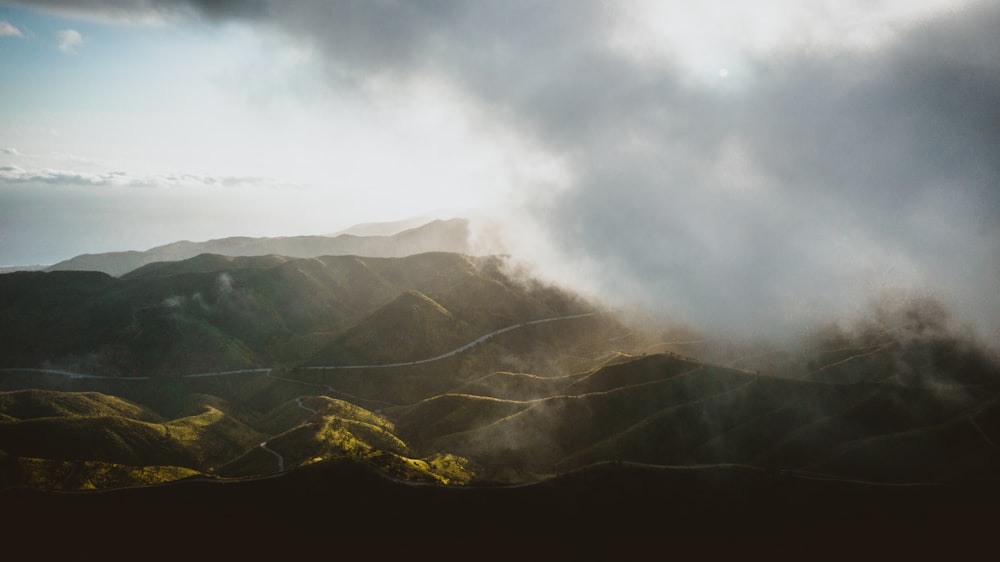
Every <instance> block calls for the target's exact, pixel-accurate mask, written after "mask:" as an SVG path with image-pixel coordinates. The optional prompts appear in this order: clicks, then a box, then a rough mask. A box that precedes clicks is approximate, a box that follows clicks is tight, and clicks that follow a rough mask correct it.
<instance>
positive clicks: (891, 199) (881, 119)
mask: <svg viewBox="0 0 1000 562" xmlns="http://www.w3.org/2000/svg"><path fill="white" fill-rule="evenodd" d="M44 4H48V5H50V6H53V7H56V8H62V9H70V3H68V2H59V1H51V2H45V3H44ZM810 5H812V4H810ZM816 6H818V4H817V5H816ZM72 9H74V10H90V13H93V14H98V15H101V16H104V17H110V16H112V15H113V14H125V16H126V17H127V18H132V19H135V18H139V17H140V16H142V15H143V14H147V15H148V14H159V15H164V14H166V15H170V16H174V15H177V14H182V15H184V14H187V15H190V14H202V15H204V16H205V17H207V18H209V19H212V20H224V19H229V18H236V19H240V20H241V21H245V22H253V25H257V26H259V27H260V28H261V29H265V28H266V29H267V30H268V31H269V32H272V33H277V34H280V35H283V36H284V37H286V38H287V40H288V41H294V42H299V43H304V44H307V45H308V46H309V47H311V48H313V49H315V50H316V51H317V52H318V53H321V55H322V56H323V57H324V61H325V68H326V70H327V73H328V76H329V78H330V80H331V81H332V82H333V83H336V84H338V85H339V86H347V87H350V86H357V87H365V86H366V85H370V84H371V83H372V81H381V83H388V84H395V85H405V84H407V83H411V82H413V81H418V80H424V81H433V82H437V83H441V84H445V85H447V87H448V88H450V89H451V90H453V91H455V92H459V93H460V95H461V96H462V100H463V103H467V104H468V109H469V114H470V115H475V116H476V117H475V118H476V119H481V120H482V124H483V126H484V127H485V128H489V127H496V128H497V129H503V130H505V131H513V134H515V135H517V136H518V137H519V138H521V139H523V140H524V142H526V143H531V144H532V145H533V146H536V147H537V149H538V150H539V151H541V152H544V153H546V154H547V155H549V156H550V157H551V158H552V159H554V160H557V161H559V162H560V163H561V164H562V166H563V168H564V169H565V172H566V174H565V176H566V177H565V182H564V185H561V186H559V189H549V188H548V187H546V186H540V185H537V184H534V183H531V182H527V183H526V185H524V186H522V189H523V190H524V193H525V196H524V200H525V201H526V205H525V209H524V211H526V213H527V216H528V217H529V218H530V219H532V220H533V221H534V223H535V225H534V227H535V228H537V229H538V231H539V232H542V233H543V235H544V237H545V239H546V241H547V242H546V243H547V244H549V245H550V246H551V247H553V248H554V249H555V250H557V252H558V253H559V254H560V255H562V256H565V259H566V260H567V263H571V264H573V263H576V264H589V266H588V268H587V269H582V268H583V267H584V265H581V266H580V268H581V269H580V270H579V271H581V272H586V274H587V275H588V276H589V281H590V282H591V285H592V286H593V287H596V288H598V289H599V290H602V291H604V292H605V293H606V294H609V295H612V296H614V297H616V298H617V299H618V300H619V301H620V302H622V303H632V304H640V303H641V304H642V306H644V307H646V308H647V309H651V310H655V311H658V312H661V313H662V314H664V315H665V316H667V317H671V318H675V319H681V320H684V321H689V322H692V323H695V324H697V325H702V326H707V327H709V328H712V329H715V330H719V331H723V332H735V333H744V332H747V331H750V332H754V331H764V332H770V331H772V330H773V331H774V332H775V333H781V332H782V331H787V330H797V329H799V328H801V327H802V326H804V325H807V324H809V323H811V322H814V321H816V320H819V319H825V318H828V317H830V315H834V316H837V315H842V314H847V313H848V312H850V311H851V310H852V309H855V308H857V307H861V306H863V305H864V303H865V301H866V300H867V299H869V298H871V297H873V296H875V297H878V296H880V295H883V294H885V293H895V292H899V291H910V292H921V293H927V292H929V293H933V294H936V295H938V296H939V297H940V298H942V299H943V300H944V301H945V302H947V303H948V305H949V306H951V307H953V308H954V309H955V310H956V311H958V313H959V315H960V317H961V318H962V319H964V320H968V321H970V322H974V323H977V324H978V325H979V327H980V328H983V329H985V330H987V331H989V332H991V333H996V334H1000V320H997V319H998V318H1000V297H998V291H997V288H998V286H1000V158H997V157H996V155H997V154H1000V127H998V126H997V124H998V123H1000V34H997V33H996V32H995V30H996V29H997V27H998V25H1000V7H998V6H997V5H996V4H995V3H985V2H984V3H978V4H971V5H970V6H969V7H966V8H963V9H955V10H950V11H943V12H940V13H936V14H934V15H933V17H927V18H925V19H924V20H923V21H917V22H914V21H903V20H899V21H896V20H891V21H889V23H888V24H886V25H885V26H883V27H884V29H883V28H881V27H880V28H879V29H878V31H879V33H878V34H874V33H868V34H867V35H865V34H862V36H864V37H874V36H876V35H877V36H878V37H879V40H878V41H869V40H867V39H866V40H865V41H860V42H859V41H855V42H853V43H851V45H850V47H851V48H849V49H848V48H845V49H838V48H837V44H836V40H835V39H830V37H825V38H823V40H821V41H810V40H809V38H806V39H802V38H798V39H796V40H795V41H792V40H789V41H787V42H782V41H774V42H772V44H770V45H769V47H768V49H765V50H759V49H758V50H750V51H746V50H744V51H740V49H739V47H740V45H739V44H733V45H728V46H725V45H724V46H723V47H727V48H720V49H719V51H720V52H729V53H737V54H738V55H739V56H738V60H736V61H735V62H734V64H733V66H732V67H731V68H729V67H727V70H728V73H727V76H726V77H725V79H724V80H723V77H722V76H720V75H719V72H718V70H719V67H718V66H713V67H711V69H710V72H708V73H707V75H710V76H713V77H715V78H716V80H715V81H714V82H712V81H706V80H705V79H704V77H699V76H696V75H693V74H692V71H691V69H692V68H694V67H697V66H698V64H700V63H699V60H700V59H699V58H698V57H699V56H700V55H699V53H698V52H697V51H691V50H689V51H684V50H683V49H682V48H680V47H677V48H676V50H675V52H671V51H670V50H669V49H666V51H663V50H662V49H660V50H658V51H657V54H656V55H655V56H647V55H645V54H642V53H639V54H637V53H636V45H634V44H633V45H631V46H630V48H629V49H622V48H621V41H620V38H621V36H622V30H621V28H620V26H619V23H620V19H619V18H618V14H616V13H614V10H613V6H612V5H611V4H609V3H605V2H597V1H593V2H587V1H573V2H570V1H555V2H545V3H535V2H504V3H469V2H457V1H454V2H453V1H446V0H442V1H435V2H421V3H396V2H378V1H372V2H348V1H334V2H320V1H318V0H317V1H308V0H307V1H302V2H295V3H286V2H280V3H279V2H266V1H262V2H256V3H250V4H246V3H239V2H207V1H205V2H167V1H165V0H145V1H139V0H135V1H131V2H130V1H127V0H117V1H106V2H100V1H97V0H94V1H91V2H87V3H75V2H74V3H72ZM824 10H827V11H832V12H829V13H827V12H824V11H823V10H819V8H817V10H816V16H815V18H814V19H815V21H822V20H823V18H832V19H836V16H837V15H838V14H837V13H835V12H836V10H835V9H834V8H830V7H828V6H827V7H826V8H824ZM140 19H141V18H140ZM709 25H711V22H710V21H709V20H699V21H693V22H692V23H691V26H692V27H696V28H697V26H709ZM682 27H683V26H682ZM804 28H808V26H806V27H804ZM698 29H705V31H706V33H707V32H709V31H710V28H709V27H703V28H698ZM832 37H835V35H833V36H832ZM858 45H862V46H863V47H864V48H859V47H858ZM640 46H641V45H640ZM705 56H706V60H705V63H704V64H706V65H712V64H715V61H714V59H713V60H709V59H708V57H707V55H705ZM727 64H728V63H727Z"/></svg>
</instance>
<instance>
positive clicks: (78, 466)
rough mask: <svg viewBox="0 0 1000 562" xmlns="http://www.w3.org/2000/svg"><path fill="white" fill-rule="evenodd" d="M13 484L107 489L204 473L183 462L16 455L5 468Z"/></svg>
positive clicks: (47, 488) (66, 488) (43, 487)
mask: <svg viewBox="0 0 1000 562" xmlns="http://www.w3.org/2000/svg"><path fill="white" fill-rule="evenodd" d="M5 472H6V474H7V475H8V477H10V478H11V480H12V481H11V482H8V485H9V487H23V488H31V489H36V490H103V489H109V488H120V487H127V486H139V485H146V484H160V483H163V482H171V481H174V480H180V479H182V478H187V477H190V476H199V475H201V474H202V473H200V472H198V471H196V470H192V469H190V468H184V467H180V466H129V465H124V464H117V463H107V462H99V461H75V462H70V461H56V460H50V459H31V458H17V459H13V466H10V461H9V460H8V467H7V470H6V471H5Z"/></svg>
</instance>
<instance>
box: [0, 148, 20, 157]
mask: <svg viewBox="0 0 1000 562" xmlns="http://www.w3.org/2000/svg"><path fill="white" fill-rule="evenodd" d="M2 150H3V153H4V154H10V155H11V156H20V155H21V153H20V152H18V150H17V149H16V148H13V147H11V148H4V149H2Z"/></svg>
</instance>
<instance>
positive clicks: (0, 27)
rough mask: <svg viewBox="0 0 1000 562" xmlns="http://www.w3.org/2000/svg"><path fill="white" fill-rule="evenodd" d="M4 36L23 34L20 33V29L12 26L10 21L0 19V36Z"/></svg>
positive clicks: (20, 35) (22, 35) (21, 35)
mask: <svg viewBox="0 0 1000 562" xmlns="http://www.w3.org/2000/svg"><path fill="white" fill-rule="evenodd" d="M4 36H7V37H24V34H23V33H21V30H20V29H18V28H16V27H14V26H13V25H11V24H10V23H8V22H5V21H3V20H0V37H4Z"/></svg>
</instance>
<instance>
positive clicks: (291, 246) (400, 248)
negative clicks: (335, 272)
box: [47, 219, 469, 276]
mask: <svg viewBox="0 0 1000 562" xmlns="http://www.w3.org/2000/svg"><path fill="white" fill-rule="evenodd" d="M468 238H469V224H468V221H467V220H465V219H450V220H434V221H431V222H428V223H427V224H425V225H423V226H418V227H415V228H411V229H409V230H405V231H403V232H399V233H396V234H392V235H389V236H355V235H352V234H341V235H338V236H286V237H278V238H249V237H242V236H237V237H231V238H221V239H218V240H208V241H206V242H189V241H186V240H185V241H181V242H174V243H172V244H166V245H164V246H157V247H155V248H151V249H149V250H146V251H142V252H140V251H127V252H107V253H102V254H83V255H80V256H76V257H74V258H71V259H68V260H66V261H62V262H59V263H57V264H55V265H53V266H50V267H49V268H48V269H47V271H103V272H104V273H107V274H108V275H113V276H119V275H124V274H125V273H128V272H130V271H132V270H134V269H137V268H139V267H141V266H144V265H146V264H150V263H154V262H165V261H178V260H186V259H188V258H192V257H194V256H197V255H199V254H221V255H225V256H263V255H269V254H276V255H281V256H290V257H296V258H312V257H317V256H332V255H358V256H369V257H386V258H389V257H403V256H409V255H412V254H420V253H423V252H459V253H468V252H469V243H468Z"/></svg>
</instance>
